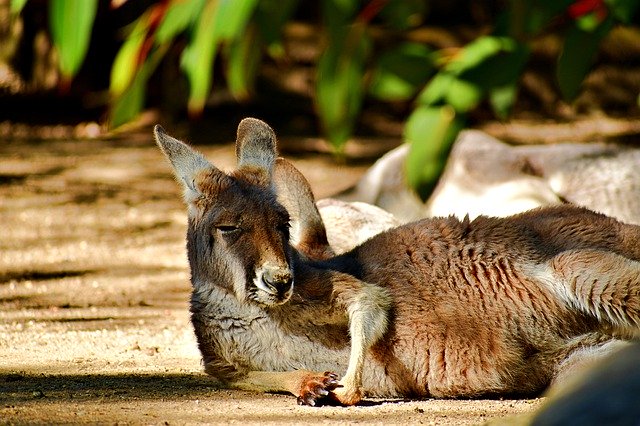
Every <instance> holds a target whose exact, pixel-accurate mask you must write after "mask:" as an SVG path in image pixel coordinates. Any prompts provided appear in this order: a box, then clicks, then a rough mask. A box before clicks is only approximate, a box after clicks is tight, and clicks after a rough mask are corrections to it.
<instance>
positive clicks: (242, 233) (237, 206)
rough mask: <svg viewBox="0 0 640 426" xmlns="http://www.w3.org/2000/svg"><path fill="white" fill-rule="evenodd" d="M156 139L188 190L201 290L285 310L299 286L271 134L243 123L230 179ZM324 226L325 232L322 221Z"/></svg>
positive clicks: (181, 147) (193, 261)
mask: <svg viewBox="0 0 640 426" xmlns="http://www.w3.org/2000/svg"><path fill="white" fill-rule="evenodd" d="M154 134H155V138H156V141H157V143H158V145H159V146H160V149H161V150H162V152H164V154H165V155H166V156H167V157H168V158H169V160H170V162H171V164H172V166H173V169H174V172H175V175H176V177H177V178H178V180H179V181H180V182H181V183H182V185H183V187H184V198H185V202H186V204H187V206H188V216H189V227H188V232H187V251H188V255H189V264H190V266H191V275H192V282H193V284H194V287H195V290H196V291H202V292H206V289H207V288H208V287H207V286H210V285H216V286H219V287H223V288H225V289H227V290H228V291H229V292H232V293H233V294H234V295H235V297H236V298H237V299H238V300H240V301H248V302H253V303H257V304H260V305H263V306H274V305H279V304H282V303H285V302H286V301H287V300H288V299H289V298H290V297H291V294H292V292H293V284H294V277H293V271H292V267H291V258H292V253H293V251H292V248H291V246H290V244H289V238H290V235H289V228H290V221H291V220H292V218H291V217H290V214H289V212H288V211H287V209H286V208H285V207H284V206H283V205H282V204H281V203H280V202H278V195H277V193H276V189H275V188H276V186H277V185H276V184H275V183H274V182H273V176H274V174H275V172H274V169H275V168H276V157H277V154H276V137H275V134H274V132H273V130H272V129H271V128H270V127H269V126H268V125H267V124H265V123H264V122H262V121H260V120H256V119H252V118H246V119H244V120H242V121H241V122H240V125H239V126H238V133H237V140H236V155H237V159H238V167H237V169H236V170H234V171H232V172H230V173H225V172H222V171H220V170H218V169H217V168H216V167H215V166H213V165H212V164H211V163H209V162H208V161H207V160H206V159H205V158H204V156H202V154H200V153H198V152H197V151H195V150H193V149H192V148H191V147H189V146H188V145H186V144H185V143H183V142H181V141H179V140H177V139H174V138H173V137H171V136H169V135H167V134H166V133H165V132H164V130H163V129H162V128H161V127H160V126H156V127H155V129H154ZM280 161H281V160H279V162H280ZM298 173H299V172H298ZM305 183H306V181H305ZM307 185H308V184H307ZM285 198H286V197H285ZM311 203H313V202H312V201H311ZM314 208H315V206H314ZM294 213H298V212H294ZM316 213H317V210H316ZM318 217H319V214H318ZM320 226H322V230H323V231H324V227H323V225H322V222H321V221H320Z"/></svg>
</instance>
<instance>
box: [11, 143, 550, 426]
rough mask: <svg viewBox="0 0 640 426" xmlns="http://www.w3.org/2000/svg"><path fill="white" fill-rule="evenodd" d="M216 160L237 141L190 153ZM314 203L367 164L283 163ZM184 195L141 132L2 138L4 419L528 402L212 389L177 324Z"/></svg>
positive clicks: (353, 411) (472, 410)
mask: <svg viewBox="0 0 640 426" xmlns="http://www.w3.org/2000/svg"><path fill="white" fill-rule="evenodd" d="M202 150H203V151H205V153H206V154H207V155H208V157H209V158H211V159H212V160H213V161H214V162H215V163H216V164H217V165H218V166H220V167H222V168H229V167H231V166H232V165H233V162H234V161H233V148H232V146H231V145H228V146H217V147H202ZM294 163H295V164H296V165H297V166H298V167H299V168H300V169H301V170H302V171H303V173H305V175H306V176H307V177H308V179H309V180H310V182H311V184H312V186H313V187H314V189H315V191H316V195H317V196H319V197H324V196H329V195H331V194H332V193H335V192H337V191H339V190H341V189H344V188H346V187H348V186H350V185H351V184H352V183H353V182H355V180H356V179H357V178H358V176H360V174H361V173H362V172H363V171H364V169H365V167H366V166H364V165H361V166H352V167H347V166H339V165H336V164H335V163H333V162H331V160H330V159H328V158H326V157H320V156H315V157H307V158H298V159H295V161H294ZM185 226H186V216H185V211H184V208H183V206H182V203H181V200H180V188H179V187H178V185H177V184H176V183H175V182H174V181H173V178H172V176H171V174H170V169H169V167H168V165H167V164H166V163H165V161H164V159H163V158H162V157H161V154H160V152H159V151H158V150H157V149H156V148H155V145H154V143H153V141H152V139H151V133H150V132H148V133H145V134H144V135H142V136H140V137H138V138H130V139H126V140H124V139H123V140H118V141H96V140H93V141H73V142H51V141H49V142H40V143H36V142H32V143H27V142H14V141H5V142H3V143H1V144H0V423H9V424H38V423H39V424H50V423H125V424H127V423H129V424H187V423H210V424H216V423H218V424H222V423H224V424H227V423H241V424H267V423H270V424H295V423H303V422H304V423H329V422H330V423H340V424H349V423H378V424H382V423H384V424H417V423H424V424H451V425H463V424H479V423H482V422H484V421H485V420H487V419H490V418H494V417H499V416H504V415H508V414H512V413H520V412H526V411H531V410H532V409H533V408H534V407H535V406H537V405H538V404H539V400H520V401H515V400H514V401H510V400H505V401H502V400H481V401H442V400H441V401H438V400H426V401H397V400H393V401H385V400H367V401H366V402H365V403H363V404H362V405H360V406H357V407H350V408H337V407H322V408H310V407H298V406H296V404H295V399H294V398H293V397H291V396H287V395H257V394H252V393H247V392H238V391H229V390H220V389H216V388H215V387H214V386H213V383H212V382H211V381H210V380H209V379H208V377H207V376H205V375H204V374H203V373H202V372H201V367H200V363H199V355H198V352H197V348H196V343H195V339H194V336H193V333H192V330H191V327H190V325H189V322H188V302H187V301H188V298H189V284H188V271H187V263H186V259H185V252H184V231H185Z"/></svg>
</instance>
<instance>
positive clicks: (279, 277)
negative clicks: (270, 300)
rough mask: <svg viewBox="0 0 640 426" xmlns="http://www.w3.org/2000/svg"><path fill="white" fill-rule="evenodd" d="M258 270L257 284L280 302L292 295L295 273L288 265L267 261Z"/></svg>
mask: <svg viewBox="0 0 640 426" xmlns="http://www.w3.org/2000/svg"><path fill="white" fill-rule="evenodd" d="M256 272H257V273H256V280H255V284H256V286H257V287H258V288H259V289H261V290H262V291H265V292H267V293H269V294H270V295H272V296H273V297H274V298H275V299H276V301H277V302H278V303H284V302H285V301H287V300H288V299H289V297H291V293H292V291H293V273H292V272H291V270H290V269H289V268H288V267H284V266H277V265H273V264H269V263H265V264H263V265H262V266H261V267H260V268H258V270H257V271H256Z"/></svg>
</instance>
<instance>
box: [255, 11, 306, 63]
mask: <svg viewBox="0 0 640 426" xmlns="http://www.w3.org/2000/svg"><path fill="white" fill-rule="evenodd" d="M297 5H298V0H261V1H260V2H258V5H257V7H256V11H255V22H256V24H257V25H258V28H259V29H260V34H261V36H262V39H263V40H264V42H265V44H266V45H267V51H268V52H269V54H270V55H271V56H272V57H283V56H284V55H285V49H284V46H283V44H282V28H283V27H284V25H285V23H286V22H287V21H289V20H290V19H291V16H292V15H293V12H295V7H296V6H297Z"/></svg>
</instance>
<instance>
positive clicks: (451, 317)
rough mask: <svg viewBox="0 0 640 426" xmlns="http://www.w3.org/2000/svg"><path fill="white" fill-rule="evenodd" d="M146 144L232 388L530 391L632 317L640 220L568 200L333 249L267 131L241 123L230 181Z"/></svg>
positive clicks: (179, 152) (199, 326) (424, 393)
mask: <svg viewBox="0 0 640 426" xmlns="http://www.w3.org/2000/svg"><path fill="white" fill-rule="evenodd" d="M155 137H156V140H157V143H158V145H159V146H160V148H161V149H162V151H163V152H164V153H165V155H166V156H167V157H168V159H169V160H170V162H171V164H172V166H173V168H174V171H175V174H176V176H177V178H178V180H179V181H180V182H181V183H182V185H183V187H184V198H185V201H186V204H187V206H188V217H189V224H188V230H187V252H188V257H189V263H190V267H191V282H192V286H193V293H192V298H191V319H192V323H193V326H194V330H195V334H196V336H197V339H198V344H199V348H200V351H201V353H202V358H203V362H204V368H205V371H206V372H207V373H208V374H210V375H212V376H214V377H215V378H217V379H218V380H220V381H221V382H222V383H223V384H225V385H227V386H229V387H234V388H241V389H253V390H260V391H288V392H291V393H293V394H294V395H296V396H297V397H298V401H299V402H300V403H303V404H310V405H314V404H315V403H316V400H317V399H319V398H323V397H327V396H328V397H330V398H333V399H337V400H338V401H339V402H341V403H343V404H354V403H357V402H358V401H359V400H360V399H361V398H362V397H363V396H364V395H370V396H386V397H399V396H403V397H416V398H420V397H428V396H432V397H458V396H464V397H475V396H480V395H491V394H492V395H496V394H498V395H499V394H520V395H526V394H535V393H539V392H540V391H542V390H544V389H545V388H546V387H547V385H548V384H549V383H550V382H552V381H553V380H561V379H562V377H563V375H568V374H570V372H571V370H572V368H573V367H574V366H576V365H577V364H579V363H580V362H582V361H583V360H586V359H589V358H594V357H599V356H603V355H604V354H606V353H608V352H609V351H610V349H611V348H614V347H616V346H617V345H618V344H619V343H620V340H621V339H626V338H629V337H631V336H632V335H633V334H634V333H635V331H636V330H637V329H638V326H639V324H640V227H638V226H633V225H626V224H623V223H621V222H618V221H616V220H614V219H611V218H608V217H606V216H603V215H601V214H597V213H594V212H591V211H589V210H586V209H584V208H578V207H572V206H569V205H562V206H556V207H551V208H542V209H537V210H533V211H529V212H526V213H522V214H519V215H516V216H512V217H508V218H489V217H483V216H480V217H478V218H477V219H475V220H474V221H471V222H470V221H469V220H464V221H460V220H457V219H455V218H453V217H449V218H435V219H424V220H421V221H418V222H414V223H410V224H407V225H403V226H400V227H397V228H393V229H390V230H388V231H386V232H383V233H381V234H379V235H377V236H375V237H373V238H371V239H369V240H368V241H366V242H364V243H363V244H361V245H359V246H357V247H355V248H354V249H353V250H351V251H349V252H347V253H344V254H342V255H339V256H333V254H332V250H331V248H330V247H329V245H328V243H327V235H326V231H325V228H324V224H323V222H322V219H321V218H320V215H319V214H318V210H317V209H316V207H315V204H314V200H313V195H312V193H311V189H310V188H309V185H308V183H307V182H306V180H305V179H304V177H303V176H302V175H301V174H300V173H299V172H298V171H297V170H296V169H295V168H294V167H293V166H292V165H291V164H290V163H288V162H286V161H285V160H283V159H280V158H277V154H276V137H275V134H274V132H273V130H272V129H271V128H270V127H269V126H268V125H267V124H265V123H263V122H262V121H259V120H256V119H250V118H248V119H244V120H242V122H241V123H240V125H239V126H238V135H237V142H236V153H237V158H238V167H237V169H236V170H234V171H232V172H229V173H225V172H223V171H220V170H218V169H217V168H216V167H214V166H213V165H212V164H211V163H209V162H208V161H207V160H206V159H205V158H204V157H203V156H202V155H201V154H199V153H198V152H196V151H194V150H193V149H192V148H190V147H189V146H187V145H186V144H184V143H182V142H180V141H178V140H176V139H174V138H172V137H171V136H168V135H167V134H166V133H165V132H164V131H163V130H162V128H160V127H159V126H156V128H155ZM329 231H331V230H329ZM290 234H295V238H293V237H292V235H290ZM291 241H293V244H292V242H291ZM330 372H340V373H344V375H343V377H342V380H341V381H340V383H338V382H337V376H336V375H335V374H334V373H330Z"/></svg>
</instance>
